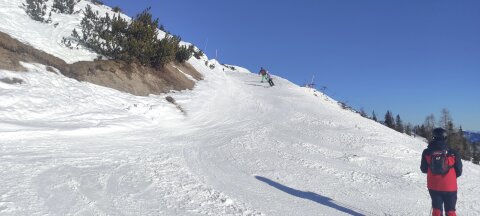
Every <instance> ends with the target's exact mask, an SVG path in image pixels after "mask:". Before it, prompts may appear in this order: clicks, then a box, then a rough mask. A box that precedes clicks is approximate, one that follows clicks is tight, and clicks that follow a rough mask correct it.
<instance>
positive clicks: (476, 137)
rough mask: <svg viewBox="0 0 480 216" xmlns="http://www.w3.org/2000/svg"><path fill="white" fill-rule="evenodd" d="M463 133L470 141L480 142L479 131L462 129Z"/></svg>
mask: <svg viewBox="0 0 480 216" xmlns="http://www.w3.org/2000/svg"><path fill="white" fill-rule="evenodd" d="M463 134H464V135H465V137H466V138H467V139H468V140H469V141H470V142H471V143H475V142H480V132H474V131H464V132H463Z"/></svg>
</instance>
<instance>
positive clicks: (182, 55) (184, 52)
mask: <svg viewBox="0 0 480 216" xmlns="http://www.w3.org/2000/svg"><path fill="white" fill-rule="evenodd" d="M192 54H193V53H192V50H191V49H189V48H188V47H186V46H180V48H179V49H178V50H177V53H176V54H175V60H177V62H180V63H183V62H185V61H187V60H188V59H190V58H191V57H192Z"/></svg>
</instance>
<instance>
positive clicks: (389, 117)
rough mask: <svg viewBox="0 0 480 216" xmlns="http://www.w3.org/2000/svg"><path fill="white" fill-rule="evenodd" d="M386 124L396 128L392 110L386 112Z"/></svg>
mask: <svg viewBox="0 0 480 216" xmlns="http://www.w3.org/2000/svg"><path fill="white" fill-rule="evenodd" d="M385 125H386V126H387V127H389V128H392V129H395V119H393V115H392V113H391V112H390V111H387V113H386V114H385Z"/></svg>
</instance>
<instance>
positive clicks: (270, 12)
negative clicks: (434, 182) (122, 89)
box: [104, 0, 480, 131]
mask: <svg viewBox="0 0 480 216" xmlns="http://www.w3.org/2000/svg"><path fill="white" fill-rule="evenodd" d="M104 2H105V3H106V4H107V5H109V6H120V7H121V8H122V9H123V10H124V12H125V13H127V14H128V15H130V16H133V15H135V14H137V13H139V12H141V11H142V10H143V9H145V8H146V7H148V6H151V7H152V13H153V14H154V16H155V17H159V18H160V22H161V23H162V24H164V25H165V27H166V28H167V30H169V31H171V32H172V33H174V34H177V35H180V36H181V37H182V39H183V40H184V41H188V42H192V43H194V44H195V45H196V46H198V47H199V48H201V49H205V47H206V50H205V51H206V53H207V55H208V56H209V57H210V58H213V57H215V50H218V54H219V56H218V59H219V60H220V62H222V63H227V64H234V65H239V66H243V67H246V68H248V69H250V70H251V71H253V72H256V71H258V69H259V67H260V66H263V67H266V68H267V69H268V70H269V71H270V72H272V73H273V74H275V75H279V76H282V77H284V78H287V79H289V80H291V81H292V82H294V83H297V84H299V85H302V84H304V83H306V82H308V81H309V80H310V79H311V77H312V75H315V83H316V84H317V86H327V87H328V90H327V94H329V95H330V96H332V97H333V98H335V99H337V100H339V101H345V102H347V103H348V104H350V105H351V106H353V107H355V108H361V107H363V108H364V109H365V110H366V111H367V112H368V113H371V112H372V110H375V112H376V113H377V116H378V117H379V118H381V119H383V116H384V114H385V112H386V111H387V110H390V111H392V112H393V113H394V114H395V115H396V114H400V116H401V117H402V119H403V120H404V121H408V122H412V123H414V124H418V123H422V122H423V121H424V119H425V117H426V116H427V115H429V114H434V115H435V116H436V117H437V118H438V117H439V114H440V111H441V109H442V108H447V109H449V110H450V112H451V114H452V117H453V119H454V122H455V123H456V125H457V126H458V125H462V126H463V128H464V129H465V130H477V131H480V1H479V0H462V1H453V0H422V1H419V0H401V1H386V0H363V1H359V0H321V1H320V0H319V1H312V0H282V1H276V0H275V1H274V0H262V1H260V0H241V1H227V0H216V1H214V0H204V1H198V0H158V1H154V0H135V1H132V0H115V1H114V0H105V1H104ZM207 41H208V45H207Z"/></svg>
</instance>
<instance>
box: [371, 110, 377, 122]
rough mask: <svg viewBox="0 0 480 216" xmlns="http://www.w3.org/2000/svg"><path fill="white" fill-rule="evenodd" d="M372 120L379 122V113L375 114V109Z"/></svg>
mask: <svg viewBox="0 0 480 216" xmlns="http://www.w3.org/2000/svg"><path fill="white" fill-rule="evenodd" d="M372 120H374V121H376V122H378V119H377V115H376V114H375V110H374V111H373V112H372Z"/></svg>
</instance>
